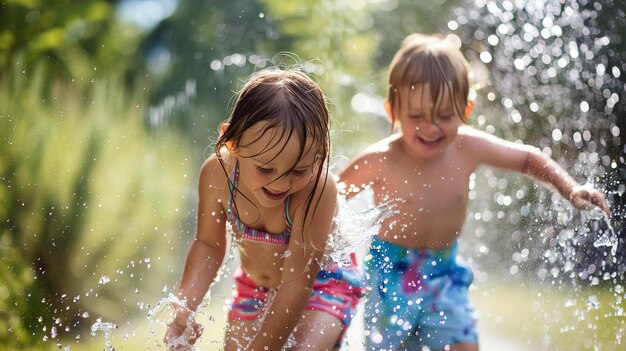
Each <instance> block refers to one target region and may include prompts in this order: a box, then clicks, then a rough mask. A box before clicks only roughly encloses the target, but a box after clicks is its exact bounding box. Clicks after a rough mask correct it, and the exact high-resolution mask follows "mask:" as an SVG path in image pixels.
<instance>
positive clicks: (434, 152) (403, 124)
mask: <svg viewBox="0 0 626 351" xmlns="http://www.w3.org/2000/svg"><path fill="white" fill-rule="evenodd" d="M430 90H431V89H430V85H429V84H419V85H415V86H414V87H413V88H411V87H406V88H403V89H400V91H399V92H398V93H399V94H400V103H399V104H396V108H394V111H392V113H394V114H395V116H396V120H397V121H398V122H399V124H400V130H401V133H402V139H403V141H404V142H405V143H406V146H407V147H408V148H409V151H410V152H411V153H412V154H414V155H415V156H417V157H423V158H430V157H436V156H438V155H440V154H442V153H443V152H444V151H445V150H446V149H447V147H448V146H449V145H450V144H451V143H452V142H453V141H454V139H455V138H456V136H457V133H458V129H459V126H460V125H461V124H462V118H461V117H462V116H461V115H460V113H462V110H461V111H459V109H458V108H456V107H455V106H454V105H453V103H452V99H451V97H450V94H449V92H444V93H441V94H439V95H440V96H439V97H434V96H431V91H430Z"/></svg>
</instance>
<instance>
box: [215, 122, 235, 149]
mask: <svg viewBox="0 0 626 351" xmlns="http://www.w3.org/2000/svg"><path fill="white" fill-rule="evenodd" d="M228 126H230V124H229V123H226V122H224V123H222V124H220V126H219V133H220V137H221V136H222V135H224V134H225V133H226V130H227V129H228ZM226 148H228V151H230V152H234V151H235V144H234V143H233V142H232V141H227V142H226Z"/></svg>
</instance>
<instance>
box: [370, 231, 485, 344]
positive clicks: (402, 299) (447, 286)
mask: <svg viewBox="0 0 626 351" xmlns="http://www.w3.org/2000/svg"><path fill="white" fill-rule="evenodd" d="M457 247H458V244H457V243H456V242H455V243H454V244H453V245H452V246H451V247H449V248H447V249H444V250H438V251H434V250H424V249H407V248H406V247H403V246H401V245H397V244H393V243H390V242H388V241H384V240H381V239H379V238H374V239H373V240H372V243H371V245H370V255H369V256H368V257H366V259H365V265H366V272H367V273H366V276H367V279H368V285H369V286H370V287H371V289H372V290H371V291H370V292H369V294H368V298H367V299H366V303H365V325H366V329H368V331H366V344H367V349H368V350H393V351H396V350H421V349H422V346H428V347H429V348H431V349H435V350H438V349H443V348H444V347H445V346H446V345H452V344H457V343H463V342H476V343H477V342H478V335H477V333H476V318H475V316H474V308H473V307H472V305H471V304H470V302H469V299H468V296H467V293H468V288H469V286H470V284H471V283H472V280H473V275H472V272H471V270H470V269H469V268H468V267H467V266H465V265H461V264H460V263H459V262H457V259H456V254H457Z"/></svg>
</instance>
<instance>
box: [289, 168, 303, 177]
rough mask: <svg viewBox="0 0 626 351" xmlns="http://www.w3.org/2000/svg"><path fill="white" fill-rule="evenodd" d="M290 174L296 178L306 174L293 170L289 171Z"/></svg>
mask: <svg viewBox="0 0 626 351" xmlns="http://www.w3.org/2000/svg"><path fill="white" fill-rule="evenodd" d="M291 173H292V174H293V175H295V176H296V177H302V176H303V175H304V174H305V173H306V171H298V170H295V169H294V170H293V171H291Z"/></svg>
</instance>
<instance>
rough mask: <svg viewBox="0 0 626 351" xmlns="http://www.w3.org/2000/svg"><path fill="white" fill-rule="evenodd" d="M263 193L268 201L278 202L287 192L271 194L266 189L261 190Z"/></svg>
mask: <svg viewBox="0 0 626 351" xmlns="http://www.w3.org/2000/svg"><path fill="white" fill-rule="evenodd" d="M263 193H264V194H265V195H266V196H267V197H268V198H270V199H272V200H280V199H282V198H284V197H285V195H287V191H283V192H279V193H277V192H273V191H271V190H269V189H267V188H263Z"/></svg>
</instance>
